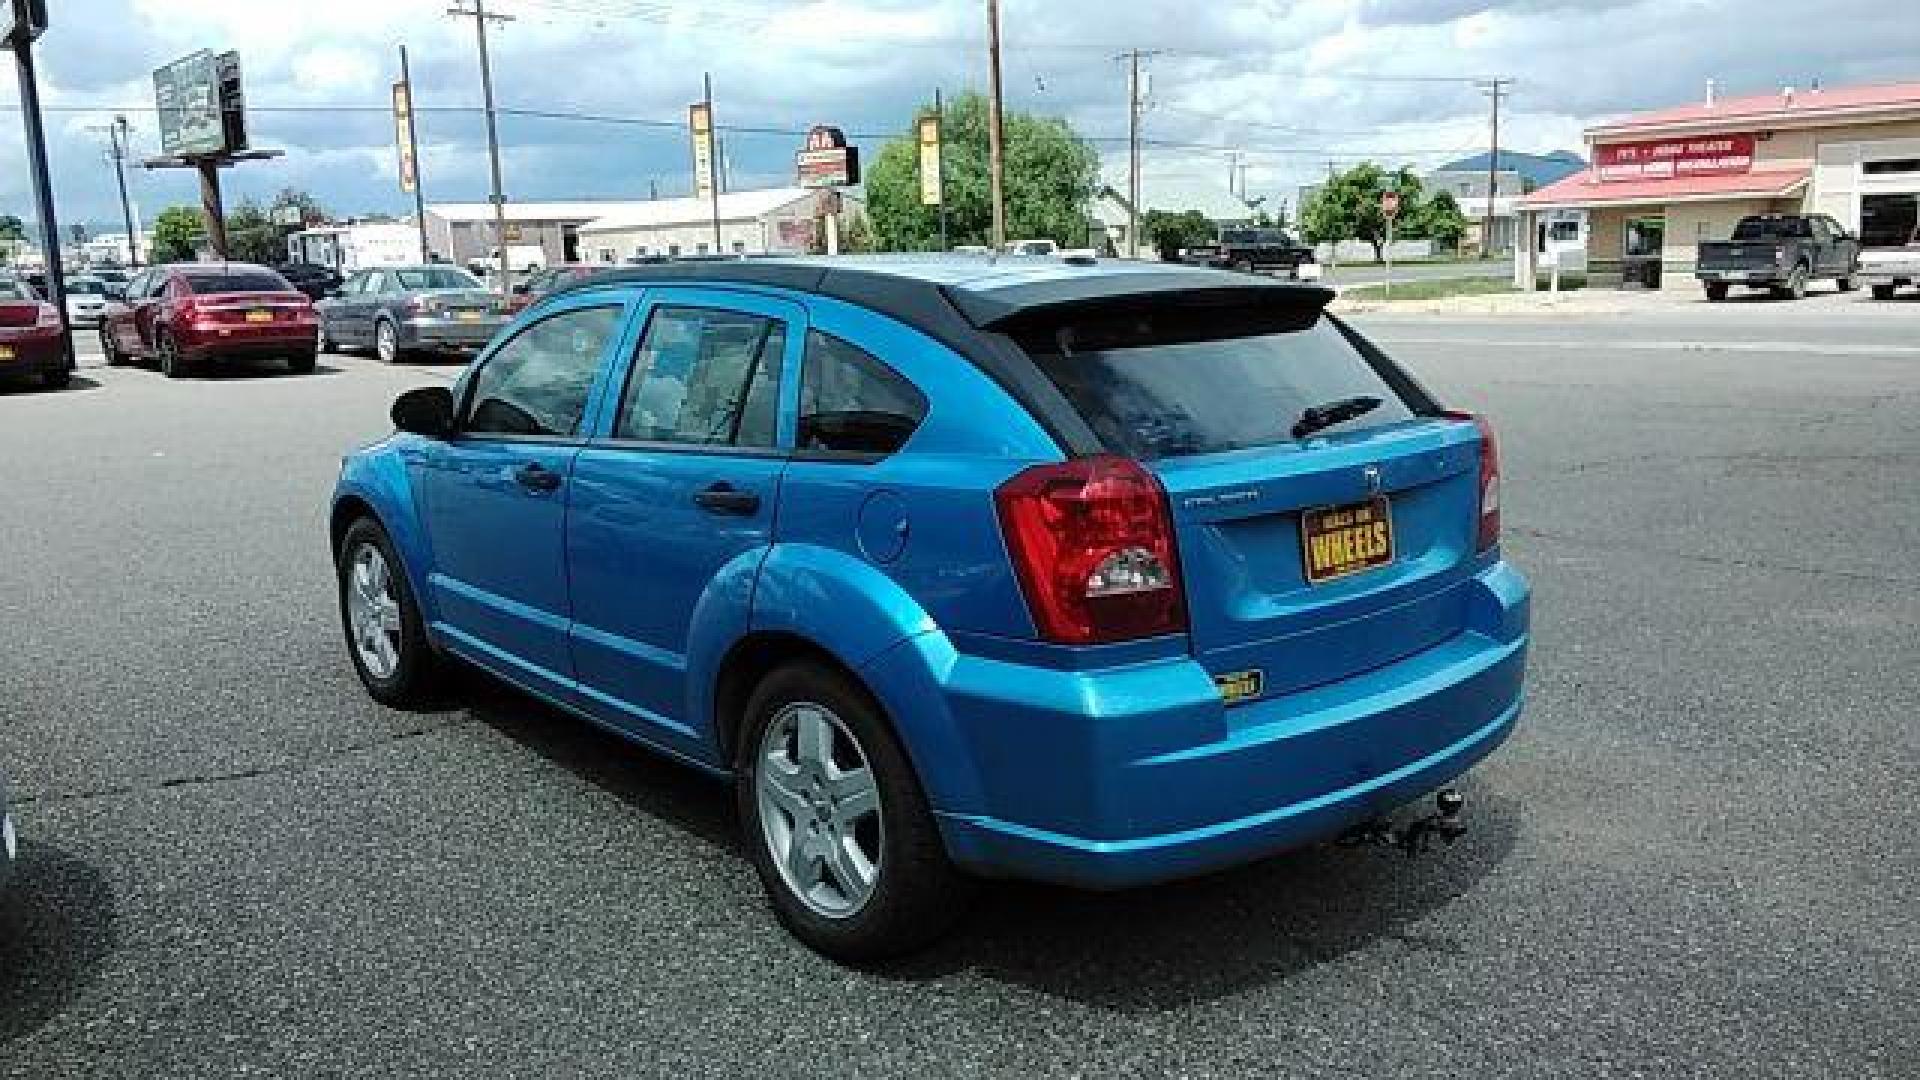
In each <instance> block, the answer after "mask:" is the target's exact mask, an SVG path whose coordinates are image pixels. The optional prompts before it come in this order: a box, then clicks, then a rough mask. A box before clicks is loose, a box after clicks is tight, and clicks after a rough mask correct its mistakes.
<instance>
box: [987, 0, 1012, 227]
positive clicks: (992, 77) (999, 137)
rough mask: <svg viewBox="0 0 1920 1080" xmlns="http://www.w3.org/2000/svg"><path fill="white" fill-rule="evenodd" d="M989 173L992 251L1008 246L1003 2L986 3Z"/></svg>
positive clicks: (997, 0) (989, 1) (988, 1)
mask: <svg viewBox="0 0 1920 1080" xmlns="http://www.w3.org/2000/svg"><path fill="white" fill-rule="evenodd" d="M987 86H988V91H989V93H988V100H987V171H988V172H989V173H990V174H991V187H992V195H993V250H994V251H996V252H997V251H999V250H1000V249H1001V248H1003V247H1005V246H1006V244H1007V201H1006V199H1007V196H1006V183H1007V182H1006V145H1005V144H1006V134H1005V129H1004V128H1003V127H1002V124H1001V115H1000V0H987Z"/></svg>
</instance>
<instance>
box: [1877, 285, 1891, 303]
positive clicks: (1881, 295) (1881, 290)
mask: <svg viewBox="0 0 1920 1080" xmlns="http://www.w3.org/2000/svg"><path fill="white" fill-rule="evenodd" d="M1873 298H1874V299H1875V300H1891V299H1893V285H1892V283H1890V282H1889V283H1886V284H1882V283H1880V282H1875V283H1874V285H1873Z"/></svg>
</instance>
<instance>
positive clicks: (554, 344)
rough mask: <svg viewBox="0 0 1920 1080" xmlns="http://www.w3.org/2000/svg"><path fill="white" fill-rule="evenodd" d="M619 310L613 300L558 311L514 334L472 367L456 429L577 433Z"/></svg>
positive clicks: (491, 432) (473, 432) (478, 432)
mask: <svg viewBox="0 0 1920 1080" xmlns="http://www.w3.org/2000/svg"><path fill="white" fill-rule="evenodd" d="M620 312H621V309H620V308H619V307H618V306H608V307H592V308H581V309H578V310H575V311H563V312H561V313H559V314H557V315H551V316H548V317H547V318H545V319H542V320H540V321H539V322H537V323H534V324H533V325H532V326H530V327H528V328H527V329H525V330H523V331H521V332H520V333H519V334H517V335H515V336H514V338H513V340H511V341H509V342H507V343H506V344H505V345H503V346H501V347H500V349H499V351H498V352H495V353H494V354H493V356H492V357H491V358H489V359H488V360H487V363H486V366H485V367H482V368H481V369H480V370H479V371H478V372H477V373H475V375H474V379H473V396H472V399H471V400H472V404H471V406H470V407H469V409H468V413H467V422H466V423H465V424H464V425H462V430H464V431H465V432H466V433H468V434H470V435H544V436H558V437H562V438H564V437H567V436H571V435H574V434H577V433H578V432H579V430H580V419H581V417H582V416H583V415H584V414H585V413H586V411H587V392H588V391H589V390H590V389H591V388H592V387H593V377H594V375H595V373H597V372H598V371H599V370H600V358H601V356H602V354H604V353H605V352H606V348H607V340H608V339H609V338H611V337H612V336H613V334H614V332H615V330H616V328H617V327H618V326H619V325H620Z"/></svg>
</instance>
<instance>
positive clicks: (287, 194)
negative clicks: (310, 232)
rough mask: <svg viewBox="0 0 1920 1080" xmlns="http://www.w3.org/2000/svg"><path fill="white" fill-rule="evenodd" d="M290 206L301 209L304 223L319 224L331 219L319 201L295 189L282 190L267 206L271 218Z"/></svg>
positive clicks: (284, 188) (301, 218) (301, 217)
mask: <svg viewBox="0 0 1920 1080" xmlns="http://www.w3.org/2000/svg"><path fill="white" fill-rule="evenodd" d="M289 206H293V207H298V208H299V210H300V220H301V222H302V223H317V222H322V221H327V220H329V219H330V218H331V215H329V214H328V213H327V208H326V207H324V206H321V205H320V200H319V199H316V198H314V197H313V196H312V195H311V194H309V193H307V192H305V191H302V190H300V189H299V188H295V187H283V188H281V189H280V194H278V195H275V196H274V197H273V202H271V203H269V204H268V205H267V215H268V216H269V217H274V216H277V215H278V214H279V213H280V212H281V211H282V210H284V209H286V208H287V207H289Z"/></svg>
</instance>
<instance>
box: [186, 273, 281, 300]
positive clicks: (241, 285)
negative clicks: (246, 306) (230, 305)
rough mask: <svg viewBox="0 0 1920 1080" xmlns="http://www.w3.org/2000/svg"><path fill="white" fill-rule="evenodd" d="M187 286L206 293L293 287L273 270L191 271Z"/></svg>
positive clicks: (264, 290) (258, 290)
mask: <svg viewBox="0 0 1920 1080" xmlns="http://www.w3.org/2000/svg"><path fill="white" fill-rule="evenodd" d="M183 276H184V277H185V278H186V279H187V288H188V289H191V290H192V291H193V292H196V293H199V294H202V295H205V294H207V293H230V292H286V291H288V290H290V289H292V288H293V286H291V285H288V284H287V279H286V278H283V277H281V276H280V275H279V274H276V273H274V272H273V271H271V270H224V271H219V272H216V273H205V272H201V273H189V274H186V275H183Z"/></svg>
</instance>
